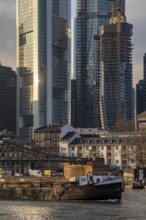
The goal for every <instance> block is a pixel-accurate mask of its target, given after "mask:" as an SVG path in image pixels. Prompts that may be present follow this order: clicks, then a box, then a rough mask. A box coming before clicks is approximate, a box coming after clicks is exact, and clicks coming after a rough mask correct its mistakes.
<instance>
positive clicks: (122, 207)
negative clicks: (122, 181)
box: [0, 190, 146, 220]
mask: <svg viewBox="0 0 146 220" xmlns="http://www.w3.org/2000/svg"><path fill="white" fill-rule="evenodd" d="M113 219H115V220H146V190H125V192H124V193H123V197H122V200H121V202H115V201H110V202H109V201H107V202H103V201H102V202H99V201H94V202H92V201H77V202H76V201H73V202H72V201H69V202H56V201H54V202H53V201H51V202H50V201H49V202H39V201H36V202H35V201H0V220H113Z"/></svg>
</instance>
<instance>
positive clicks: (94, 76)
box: [77, 0, 125, 128]
mask: <svg viewBox="0 0 146 220" xmlns="http://www.w3.org/2000/svg"><path fill="white" fill-rule="evenodd" d="M114 2H115V7H117V6H118V0H115V1H114ZM111 11H112V10H111V2H110V1H109V0H78V4H77V19H78V24H77V41H78V48H77V127H85V128H86V127H99V125H100V119H99V79H100V76H99V40H98V38H97V39H96V40H95V39H94V36H95V35H96V36H98V35H99V27H100V26H101V25H104V24H108V23H109V18H110V17H111ZM122 11H123V12H124V13H125V0H122Z"/></svg>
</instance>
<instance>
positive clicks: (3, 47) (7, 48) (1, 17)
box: [0, 0, 146, 85]
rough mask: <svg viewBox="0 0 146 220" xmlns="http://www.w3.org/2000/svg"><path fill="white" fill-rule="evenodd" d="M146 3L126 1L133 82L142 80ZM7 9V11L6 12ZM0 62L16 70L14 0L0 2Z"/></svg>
mask: <svg viewBox="0 0 146 220" xmlns="http://www.w3.org/2000/svg"><path fill="white" fill-rule="evenodd" d="M72 6H73V8H72V11H73V13H72V15H73V17H74V15H75V7H76V6H75V0H72ZM145 7H146V1H144V0H141V1H140V4H139V3H137V0H127V1H126V17H127V22H128V23H131V24H133V37H132V43H133V45H134V50H133V76H134V77H133V79H134V80H133V82H134V85H135V83H137V82H138V80H140V79H142V78H143V56H144V53H146V48H145V47H144V45H145V36H146V29H145V28H144V27H145V23H144V22H145V17H146V15H145ZM8 8H9V10H8ZM0 27H1V32H0V61H1V63H2V65H4V66H9V67H12V68H13V70H15V69H16V43H15V42H16V3H15V0H1V2H0Z"/></svg>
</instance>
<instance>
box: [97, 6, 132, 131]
mask: <svg viewBox="0 0 146 220" xmlns="http://www.w3.org/2000/svg"><path fill="white" fill-rule="evenodd" d="M132 28H133V26H132V25H131V24H129V23H127V22H126V17H125V15H124V14H123V13H122V10H121V7H120V5H119V6H118V7H117V8H116V10H115V11H113V14H112V17H111V19H110V24H107V25H103V26H101V27H100V33H99V35H100V117H101V125H102V128H103V129H111V128H113V127H116V126H118V124H119V126H120V124H121V122H122V123H123V122H129V121H131V120H132V119H133V110H132V108H133V102H132V43H131V36H132Z"/></svg>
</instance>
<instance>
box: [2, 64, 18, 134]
mask: <svg viewBox="0 0 146 220" xmlns="http://www.w3.org/2000/svg"><path fill="white" fill-rule="evenodd" d="M4 129H8V130H9V131H14V132H15V131H16V72H15V71H13V70H12V69H11V68H10V67H6V66H2V65H1V64H0V131H2V130H4Z"/></svg>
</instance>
